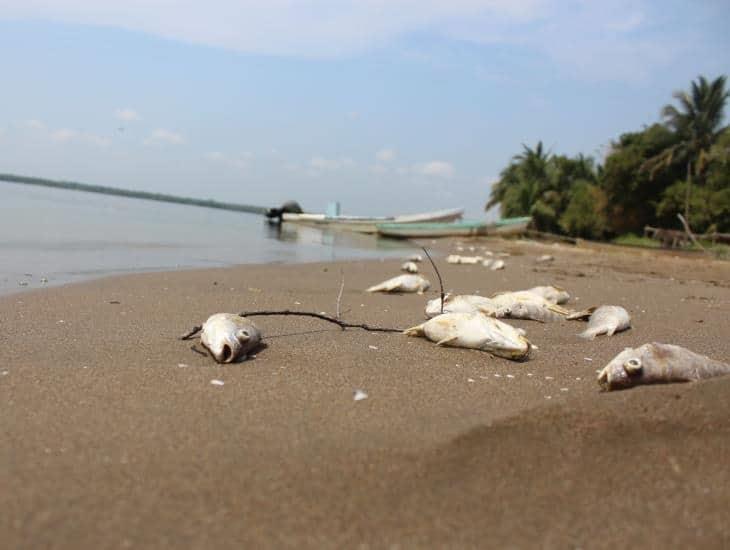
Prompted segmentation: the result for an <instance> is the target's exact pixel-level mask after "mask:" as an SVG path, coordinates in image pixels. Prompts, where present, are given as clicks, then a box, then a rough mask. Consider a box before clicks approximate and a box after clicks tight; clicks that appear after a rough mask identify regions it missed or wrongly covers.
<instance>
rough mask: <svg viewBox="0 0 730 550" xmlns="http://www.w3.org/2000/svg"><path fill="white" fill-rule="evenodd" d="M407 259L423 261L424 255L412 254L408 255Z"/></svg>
mask: <svg viewBox="0 0 730 550" xmlns="http://www.w3.org/2000/svg"><path fill="white" fill-rule="evenodd" d="M406 260H408V261H409V262H422V261H423V256H421V255H420V254H411V255H410V256H408V258H406Z"/></svg>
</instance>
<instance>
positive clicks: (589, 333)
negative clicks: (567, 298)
mask: <svg viewBox="0 0 730 550" xmlns="http://www.w3.org/2000/svg"><path fill="white" fill-rule="evenodd" d="M588 314H590V319H589V320H588V328H587V329H585V330H584V331H583V332H581V333H580V334H579V335H578V336H580V337H581V338H587V339H588V340H593V339H594V338H595V337H596V336H598V335H600V334H605V335H606V336H613V334H614V333H616V332H621V331H623V330H627V329H629V328H631V316H630V315H629V312H628V311H626V310H625V309H624V308H622V307H621V306H601V307H598V308H588V309H586V310H584V311H579V312H577V313H572V314H570V315H568V317H567V318H568V319H571V320H572V319H584V318H585V317H586V315H588Z"/></svg>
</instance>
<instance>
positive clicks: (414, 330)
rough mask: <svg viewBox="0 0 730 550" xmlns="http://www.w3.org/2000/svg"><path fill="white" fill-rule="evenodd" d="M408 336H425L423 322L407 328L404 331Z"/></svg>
mask: <svg viewBox="0 0 730 550" xmlns="http://www.w3.org/2000/svg"><path fill="white" fill-rule="evenodd" d="M403 334H405V335H406V336H423V324H420V325H418V326H415V327H411V328H407V329H406V330H404V331H403Z"/></svg>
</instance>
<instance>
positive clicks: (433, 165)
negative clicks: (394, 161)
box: [413, 160, 454, 178]
mask: <svg viewBox="0 0 730 550" xmlns="http://www.w3.org/2000/svg"><path fill="white" fill-rule="evenodd" d="M413 172H414V173H416V174H420V175H422V176H430V177H434V178H451V177H452V176H453V175H454V167H453V165H452V164H451V163H450V162H444V161H442V160H432V161H430V162H426V163H424V164H418V165H416V166H414V167H413Z"/></svg>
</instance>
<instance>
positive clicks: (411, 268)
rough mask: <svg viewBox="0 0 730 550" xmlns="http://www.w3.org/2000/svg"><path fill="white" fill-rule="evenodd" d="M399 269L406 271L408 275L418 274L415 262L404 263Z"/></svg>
mask: <svg viewBox="0 0 730 550" xmlns="http://www.w3.org/2000/svg"><path fill="white" fill-rule="evenodd" d="M400 268H401V271H407V272H408V273H418V265H416V262H405V263H404V264H403V265H401V266H400Z"/></svg>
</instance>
